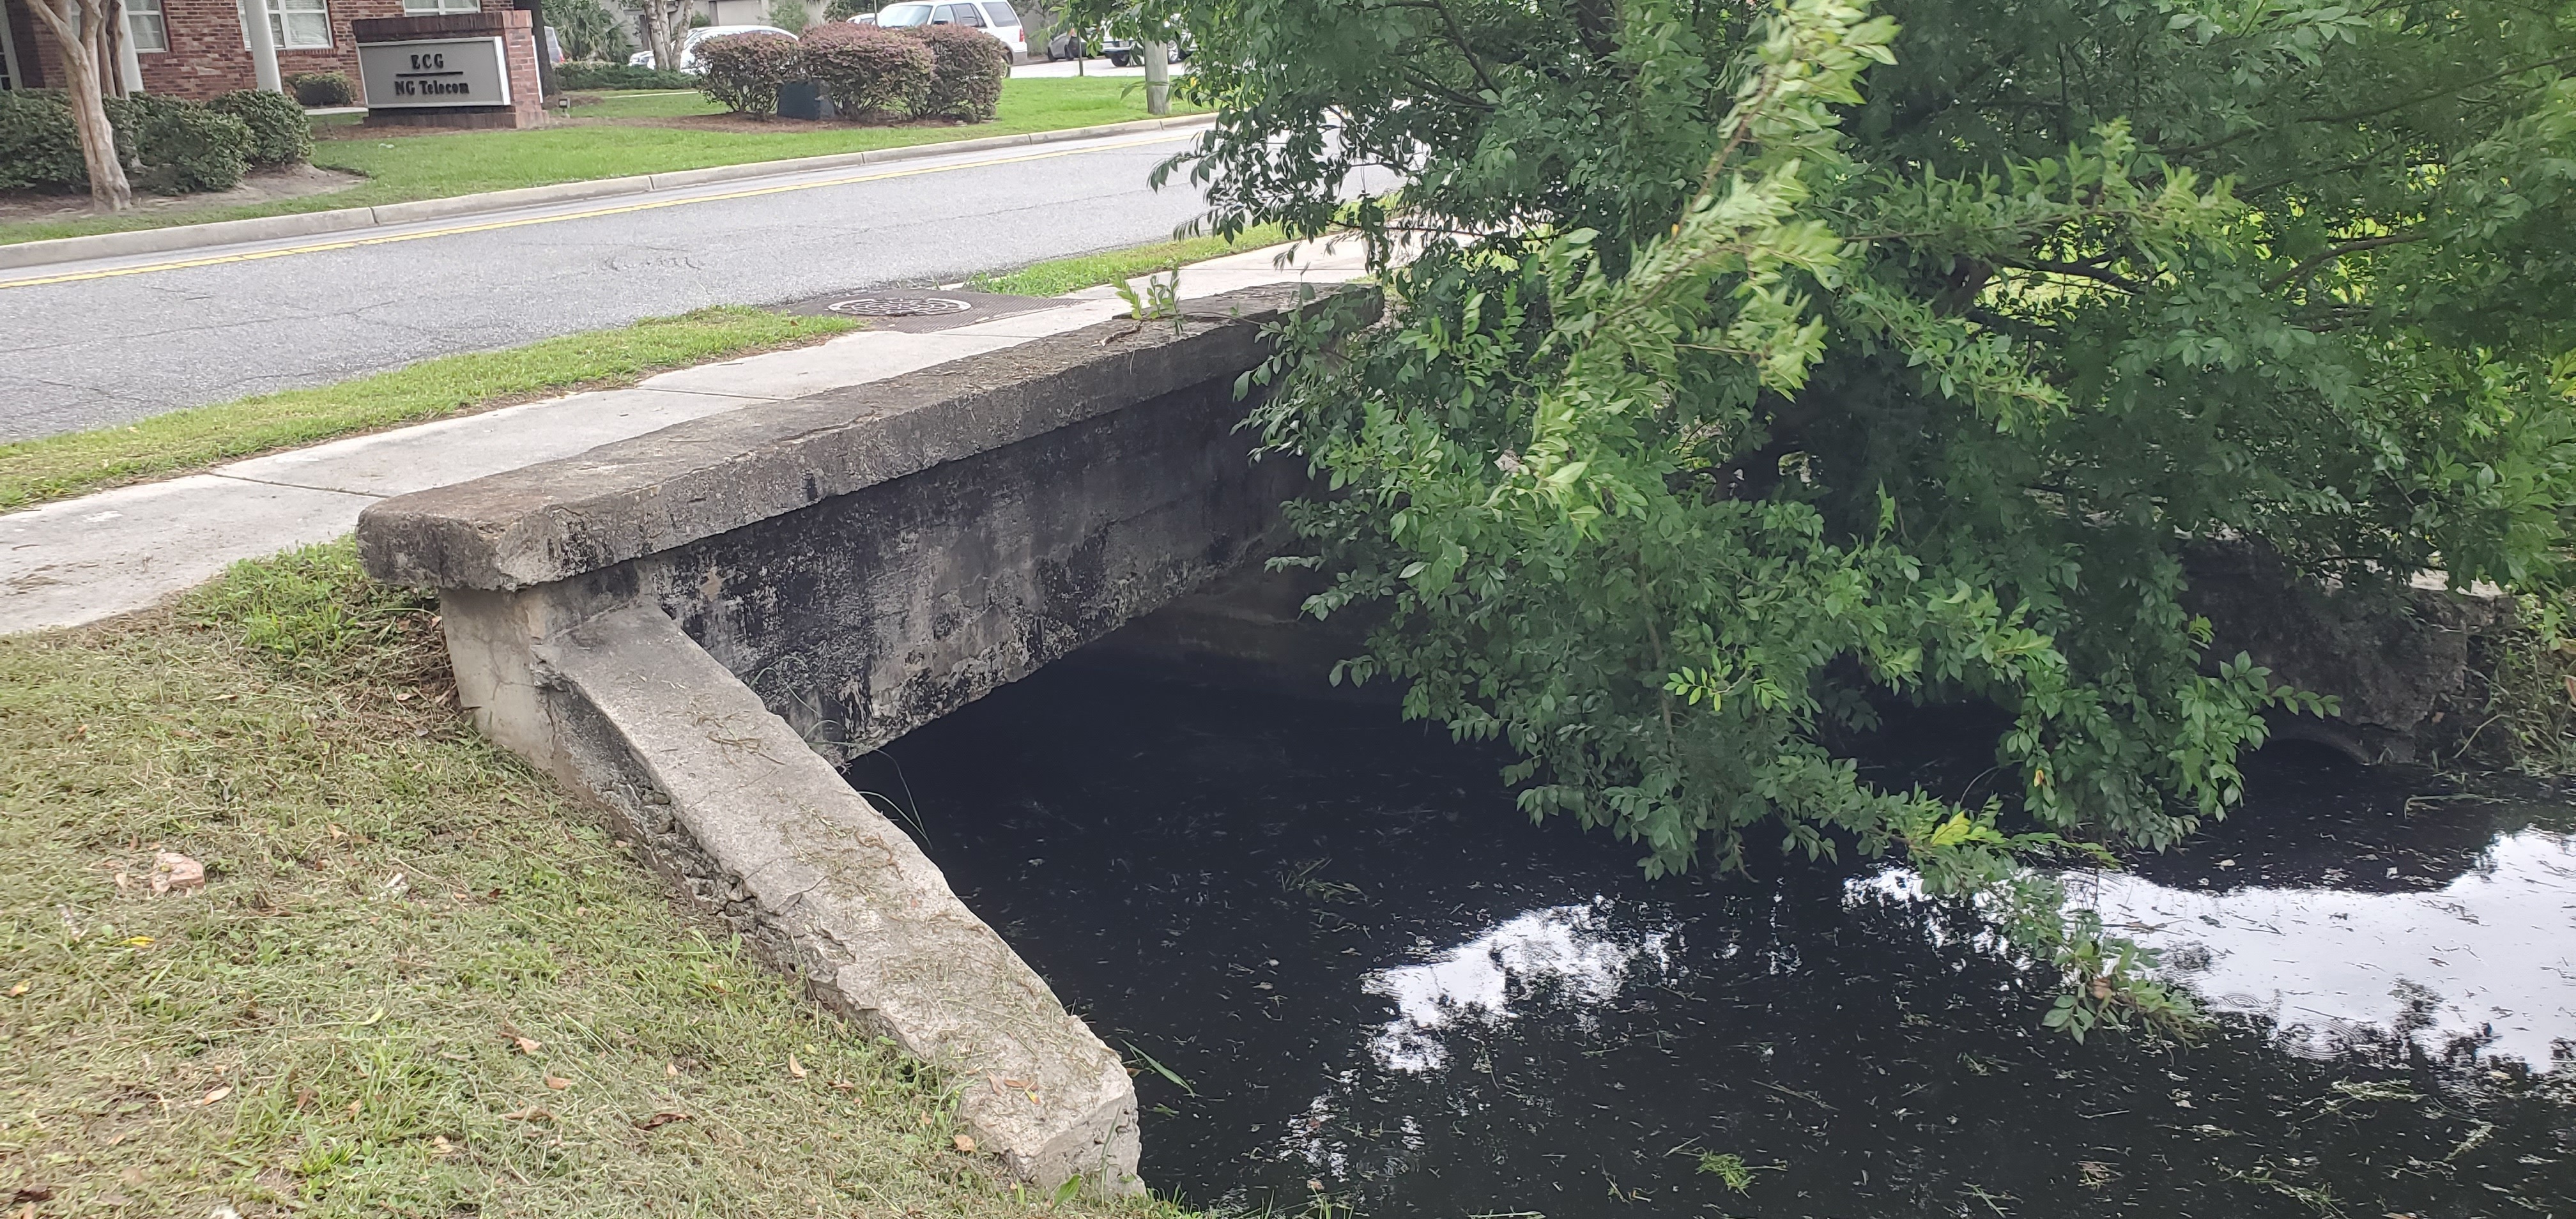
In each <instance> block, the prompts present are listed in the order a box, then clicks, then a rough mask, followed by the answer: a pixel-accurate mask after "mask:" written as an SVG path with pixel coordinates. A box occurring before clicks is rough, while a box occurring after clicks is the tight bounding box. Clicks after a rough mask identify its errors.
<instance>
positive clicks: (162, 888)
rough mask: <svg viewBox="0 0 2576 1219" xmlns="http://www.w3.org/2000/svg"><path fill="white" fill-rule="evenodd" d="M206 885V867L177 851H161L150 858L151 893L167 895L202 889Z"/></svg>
mask: <svg viewBox="0 0 2576 1219" xmlns="http://www.w3.org/2000/svg"><path fill="white" fill-rule="evenodd" d="M205 885H206V865H204V864H201V863H198V862H197V861H196V860H193V859H190V858H188V857H187V856H185V855H182V854H180V853H178V852H177V851H162V852H159V853H157V854H155V855H153V856H152V891H153V892H155V893H169V892H172V891H174V890H175V891H178V892H182V893H184V892H186V891H188V890H190V889H202V888H204V887H205Z"/></svg>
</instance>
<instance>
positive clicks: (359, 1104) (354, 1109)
mask: <svg viewBox="0 0 2576 1219" xmlns="http://www.w3.org/2000/svg"><path fill="white" fill-rule="evenodd" d="M364 1108H366V1104H365V1102H363V1101H350V1102H349V1116H351V1117H356V1116H358V1113H359V1111H360V1110H362V1109H364Z"/></svg>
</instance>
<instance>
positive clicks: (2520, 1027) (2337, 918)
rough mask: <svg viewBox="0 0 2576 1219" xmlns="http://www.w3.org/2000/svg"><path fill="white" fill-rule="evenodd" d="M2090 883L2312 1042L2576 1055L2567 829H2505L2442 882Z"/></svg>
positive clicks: (2290, 1034)
mask: <svg viewBox="0 0 2576 1219" xmlns="http://www.w3.org/2000/svg"><path fill="white" fill-rule="evenodd" d="M2223 862H2226V863H2229V864H2233V863H2234V862H2235V861H2233V860H2227V861H2223ZM2353 862H2354V863H2356V864H2357V865H2359V866H2361V867H2363V868H2368V867H2370V866H2371V863H2373V862H2375V861H2360V860H2355V861H2353ZM2381 872H2382V874H2381V876H2380V877H2379V879H2381V880H2400V879H2403V878H2404V877H2405V872H2404V871H2403V869H2402V868H2401V867H2399V866H2396V865H2390V866H2387V867H2385V868H2384V869H2382V870H2381ZM2088 889H2089V890H2090V891H2089V892H2088V891H2087V890H2088ZM2076 892H2077V894H2078V895H2079V897H2081V898H2083V899H2084V900H2086V901H2087V902H2088V904H2093V905H2094V906H2095V907H2096V908H2097V909H2099V910H2101V911H2102V916H2103V918H2104V920H2105V921H2106V922H2108V923H2111V924H2113V925H2115V926H2120V927H2122V928H2124V929H2126V930H2128V931H2130V932H2131V933H2132V934H2134V935H2135V936H2136V937H2137V938H2138V939H2139V941H2140V942H2142V943H2146V944H2151V945H2156V946H2159V947H2162V948H2163V949H2165V952H2166V958H2167V961H2168V963H2169V964H2171V965H2172V966H2173V967H2174V968H2175V970H2176V972H2177V973H2179V974H2180V975H2181V976H2182V977H2184V978H2186V979H2187V980H2189V981H2190V982H2191V983H2192V985H2193V987H2194V989H2195V990H2197V991H2198V992H2199V993H2200V994H2201V995H2203V996H2204V997H2205V998H2206V999H2208V1000H2209V1001H2210V1002H2211V1003H2213V1004H2215V1005H2217V1006H2220V1007H2223V1008H2225V1009H2228V1010H2232V1011H2238V1012H2246V1013H2250V1014H2253V1015H2257V1016H2262V1017H2264V1018H2266V1019H2267V1020H2269V1021H2271V1022H2272V1023H2273V1024H2274V1025H2275V1027H2276V1028H2278V1030H2279V1031H2280V1035H2281V1036H2282V1037H2283V1038H2284V1039H2285V1040H2286V1041H2288V1042H2289V1043H2290V1044H2292V1045H2295V1046H2297V1047H2299V1048H2301V1049H2303V1050H2304V1051H2305V1052H2308V1053H2311V1054H2336V1053H2341V1052H2343V1051H2345V1050H2348V1049H2350V1048H2351V1047H2352V1046H2353V1045H2354V1044H2355V1043H2356V1041H2357V1040H2370V1039H2375V1038H2378V1037H2382V1036H2386V1035H2390V1034H2395V1035H2398V1036H2401V1037H2404V1038H2406V1039H2408V1040H2409V1041H2411V1042H2413V1043H2414V1044H2416V1045H2418V1046H2419V1047H2421V1048H2422V1049H2424V1050H2426V1051H2429V1052H2431V1053H2434V1054H2441V1053H2444V1052H2446V1051H2448V1050H2450V1049H2451V1048H2453V1047H2454V1046H2459V1047H2464V1048H2472V1049H2475V1050H2478V1051H2480V1052H2483V1053H2486V1054H2489V1055H2494V1056H2500V1057H2506V1058H2517V1059H2520V1060H2522V1061H2523V1062H2526V1063H2530V1064H2534V1065H2537V1066H2541V1067H2547V1066H2549V1065H2550V1064H2551V1063H2553V1062H2558V1061H2564V1060H2566V1059H2567V1058H2569V1057H2570V1055H2571V1053H2576V841H2571V839H2570V838H2569V837H2568V836H2567V835H2565V834H2560V833H2556V832H2553V831H2549V830H2542V829H2526V830H2522V831H2520V832H2515V833H2506V834H2503V835H2501V836H2499V837H2497V838H2495V839H2494V840H2493V841H2492V842H2491V843H2489V844H2488V846H2487V847H2486V849H2485V850H2484V851H2482V852H2480V853H2479V854H2478V856H2477V858H2476V861H2475V863H2474V864H2473V865H2472V866H2471V867H2470V868H2469V869H2468V870H2467V871H2466V872H2465V873H2464V874H2462V875H2460V876H2457V877H2454V878H2452V879H2450V880H2449V881H2447V882H2445V883H2443V884H2442V885H2441V887H2440V888H2437V889H2432V890H2430V891H2426V892H2378V893H2372V892H2360V891H2354V890H2349V889H2336V888H2321V887H2320V888H2305V887H2303V888H2286V887H2275V886H2271V885H2255V886H2248V887H2245V888H2238V889H2225V890H2220V889H2202V888H2197V887H2194V888H2177V887H2174V886H2171V885H2165V884H2158V883H2156V882H2155V881H2152V880H2148V879H2146V878H2144V877H2139V876H2130V875H2111V876H2106V877H2102V878H2100V879H2099V880H2097V881H2096V882H2094V883H2093V884H2092V885H2090V886H2082V887H2079V888H2078V889H2077V890H2076Z"/></svg>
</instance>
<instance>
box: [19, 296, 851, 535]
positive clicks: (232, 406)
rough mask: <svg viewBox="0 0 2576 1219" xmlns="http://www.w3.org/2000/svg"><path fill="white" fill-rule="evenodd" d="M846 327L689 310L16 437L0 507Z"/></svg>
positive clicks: (628, 379)
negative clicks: (87, 427)
mask: <svg viewBox="0 0 2576 1219" xmlns="http://www.w3.org/2000/svg"><path fill="white" fill-rule="evenodd" d="M855 326H856V323H854V322H851V321H849V320H847V319H843V318H815V317H789V316H786V315H784V314H779V313H772V312H769V311H768V310H765V309H749V308H742V307H739V306H733V307H722V308H712V309H700V310H698V311H696V312H694V313H687V314H682V315H681V316H679V317H667V318H649V319H647V320H645V321H641V322H637V323H635V324H634V325H632V326H624V327H620V328H618V329H614V330H595V331H591V332H589V333H587V334H574V335H566V336H564V337H562V338H554V339H547V340H545V341H543V342H539V343H531V344H529V345H528V346H525V347H513V348H510V349H508V350H506V351H489V352H476V353H471V354H467V355H455V356H441V357H439V358H437V359H432V360H423V361H421V362H419V363H417V364H412V365H409V366H407V367H404V368H399V369H395V370H394V371H392V372H385V373H377V374H376V375H374V376H371V377H360V378H358V379H356V380H354V381H343V382H341V383H339V384H337V385H326V386H322V387H320V388H316V389H295V390H286V391H284V392H281V393H274V394H261V395H259V396H257V397H253V398H244V399H241V400H240V401H238V402H226V403H222V404H219V405H215V406H201V407H194V408H191V409H188V410H182V411H172V412H170V413H168V414H165V415H155V416H153V417H152V418H149V419H146V420H143V421H141V422H139V423H133V424H128V425H126V426H123V427H111V428H100V429H98V430H96V431H89V432H71V433H67V434H65V435H61V436H47V437H44V438H42V439H38V440H22V441H19V442H17V443H14V444H6V445H0V511H6V510H9V509H14V508H23V507H26V506H28V505H30V504H35V503H42V502H44V501H46V500H54V499H62V498H64V497H67V496H72V495H79V494H82V493H85V492H89V491H96V490H101V489H103V488H107V487H113V486H117V485H120V484H123V483H130V482H136V481H139V480H141V479H145V478H151V477H154V476H158V475H164V474H170V473H174V472H177V471H182V470H188V469H192V468H195V467H199V466H205V465H209V464H212V463H214V462H218V461H226V460H230V459H233V458H238V457H247V456H250V455H251V454H254V453H263V452H267V451H270V450H273V449H282V448H290V447H293V446H296V445H302V444H311V443H313V442H315V441H320V440H327V439H330V438H332V437H335V436H347V435H352V434H354V433H358V432H366V431H373V430H376V429H379V428H386V427H392V426H395V425H397V424H405V423H418V422H421V421H423V420H429V419H437V418H442V417H445V416H449V415H457V414H466V413H471V412H473V411H477V410H483V409H487V408H490V407H495V406H504V405H507V404H509V403H512V402H523V401H528V400H530V399H534V398H541V397H546V396H550V395H553V394H558V393H564V392H568V391H571V390H575V389H598V388H604V387H607V386H612V385H622V384H631V383H633V382H634V381H636V380H639V379H641V378H643V377H644V376H646V375H649V374H651V373H655V372H659V371H662V370H664V369H671V368H686V367H689V366H691V365H694V364H704V363H708V362H710V361H714V360H724V359H731V358H733V357H735V356H740V355H746V354H749V353H752V352H757V351H770V350H775V349H778V348H783V347H801V346H804V345H806V344H809V343H813V342H817V341H820V340H822V339H824V338H828V337H830V336H831V335H834V334H839V333H842V332H844V331H847V330H850V329H853V328H854V327H855Z"/></svg>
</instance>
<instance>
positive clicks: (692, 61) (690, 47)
mask: <svg viewBox="0 0 2576 1219" xmlns="http://www.w3.org/2000/svg"><path fill="white" fill-rule="evenodd" d="M729 34H787V36H788V37H790V38H794V37H795V35H794V34H788V33H787V31H785V30H782V29H780V28H778V27H777V26H774V25H702V26H699V27H698V28H696V29H694V30H690V31H689V32H688V33H686V34H684V35H681V37H680V70H681V71H683V72H695V71H697V70H698V44H699V43H702V42H705V41H706V40H708V39H710V38H723V37H725V36H727V35H729ZM626 62H627V64H628V65H630V66H632V67H638V68H649V67H652V66H653V53H652V52H651V51H637V52H636V53H634V54H633V55H629V56H627V57H626Z"/></svg>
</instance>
